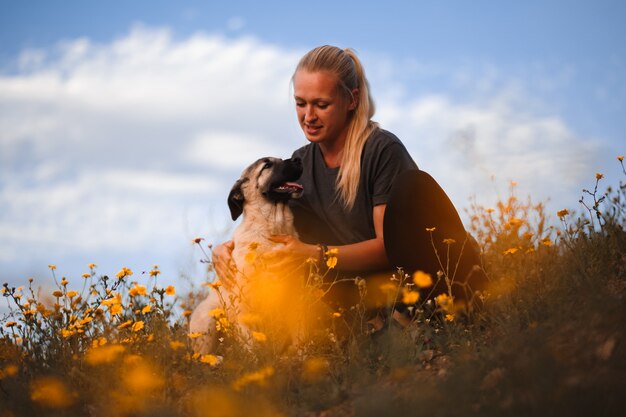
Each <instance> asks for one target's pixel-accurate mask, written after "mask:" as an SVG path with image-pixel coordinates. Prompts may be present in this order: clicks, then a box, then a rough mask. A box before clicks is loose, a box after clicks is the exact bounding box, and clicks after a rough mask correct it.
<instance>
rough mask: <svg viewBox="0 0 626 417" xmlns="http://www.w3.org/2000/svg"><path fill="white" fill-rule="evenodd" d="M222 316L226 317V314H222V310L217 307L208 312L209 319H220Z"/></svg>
mask: <svg viewBox="0 0 626 417" xmlns="http://www.w3.org/2000/svg"><path fill="white" fill-rule="evenodd" d="M224 315H226V313H224V309H222V308H219V307H218V308H214V309H213V310H211V311H209V316H210V317H215V318H218V317H221V316H224Z"/></svg>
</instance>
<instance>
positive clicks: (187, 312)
mask: <svg viewBox="0 0 626 417" xmlns="http://www.w3.org/2000/svg"><path fill="white" fill-rule="evenodd" d="M191 313H193V311H191V310H185V311H183V313H182V314H183V317H189V316H191Z"/></svg>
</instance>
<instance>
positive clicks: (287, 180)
mask: <svg viewBox="0 0 626 417" xmlns="http://www.w3.org/2000/svg"><path fill="white" fill-rule="evenodd" d="M300 175H302V162H301V161H300V159H299V158H293V159H284V160H283V159H280V158H271V157H266V158H261V159H259V160H257V161H256V162H254V163H253V164H252V165H250V166H249V167H248V168H246V169H245V170H244V171H243V173H242V174H241V178H239V179H238V180H237V181H236V182H235V185H233V188H232V189H231V190H230V194H229V195H228V208H230V215H231V217H232V218H233V220H237V218H238V217H239V216H241V213H243V206H244V204H256V203H258V202H263V201H264V200H265V201H266V202H267V201H269V202H270V203H272V204H276V203H278V202H285V201H287V200H289V199H290V198H298V197H300V196H301V195H302V186H301V185H300V184H297V183H295V182H294V181H296V180H297V179H298V178H300Z"/></svg>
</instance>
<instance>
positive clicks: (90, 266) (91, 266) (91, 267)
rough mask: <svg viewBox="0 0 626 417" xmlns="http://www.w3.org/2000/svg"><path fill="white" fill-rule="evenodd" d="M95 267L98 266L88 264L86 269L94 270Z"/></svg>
mask: <svg viewBox="0 0 626 417" xmlns="http://www.w3.org/2000/svg"><path fill="white" fill-rule="evenodd" d="M97 266H98V265H96V264H89V265H87V267H88V268H89V269H94V268H95V267H97Z"/></svg>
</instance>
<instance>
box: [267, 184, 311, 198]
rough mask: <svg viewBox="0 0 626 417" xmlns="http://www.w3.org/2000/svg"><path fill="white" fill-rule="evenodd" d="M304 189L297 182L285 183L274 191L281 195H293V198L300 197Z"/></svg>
mask: <svg viewBox="0 0 626 417" xmlns="http://www.w3.org/2000/svg"><path fill="white" fill-rule="evenodd" d="M303 190H304V188H303V187H302V186H301V185H300V184H298V183H296V182H285V183H282V184H280V185H279V186H278V187H274V189H273V190H272V191H274V192H275V193H280V194H291V197H292V198H295V197H299V196H300V195H301V194H302V191H303Z"/></svg>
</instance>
